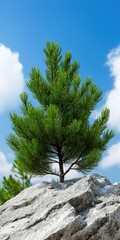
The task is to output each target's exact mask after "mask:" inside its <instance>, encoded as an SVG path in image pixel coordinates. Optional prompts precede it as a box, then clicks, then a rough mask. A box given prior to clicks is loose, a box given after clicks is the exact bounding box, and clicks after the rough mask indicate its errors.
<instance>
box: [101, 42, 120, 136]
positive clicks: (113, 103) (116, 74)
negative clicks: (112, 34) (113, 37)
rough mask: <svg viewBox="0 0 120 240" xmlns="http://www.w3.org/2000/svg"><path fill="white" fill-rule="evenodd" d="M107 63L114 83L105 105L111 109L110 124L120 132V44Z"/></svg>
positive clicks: (112, 51) (111, 53) (110, 54)
mask: <svg viewBox="0 0 120 240" xmlns="http://www.w3.org/2000/svg"><path fill="white" fill-rule="evenodd" d="M106 64H107V65H108V66H109V68H110V75H111V77H113V81H114V85H113V89H111V90H110V91H109V92H108V94H107V98H106V102H105V105H104V107H107V108H109V109H110V119H109V124H110V126H111V127H112V128H114V129H115V130H117V131H118V132H120V107H119V106H120V46H118V47H117V48H114V49H113V50H111V51H110V53H109V54H108V56H107V63H106Z"/></svg>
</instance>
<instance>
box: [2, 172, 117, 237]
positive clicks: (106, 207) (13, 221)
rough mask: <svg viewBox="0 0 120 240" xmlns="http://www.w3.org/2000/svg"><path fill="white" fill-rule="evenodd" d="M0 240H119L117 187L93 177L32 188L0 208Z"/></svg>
mask: <svg viewBox="0 0 120 240" xmlns="http://www.w3.org/2000/svg"><path fill="white" fill-rule="evenodd" d="M0 240H120V188H119V184H118V183H117V185H116V184H115V185H114V184H111V183H110V181H109V180H108V179H107V178H105V177H103V176H100V175H97V174H94V175H90V176H86V177H83V178H81V179H79V180H78V179H77V180H76V179H74V180H69V181H66V182H65V183H63V184H61V183H55V182H52V183H45V182H44V183H41V184H37V185H36V186H32V187H30V188H28V189H26V190H24V191H22V192H21V193H20V194H19V195H17V196H16V197H15V198H13V199H11V200H9V201H8V202H6V203H5V204H4V205H3V206H1V207H0Z"/></svg>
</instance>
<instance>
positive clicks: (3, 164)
mask: <svg viewBox="0 0 120 240" xmlns="http://www.w3.org/2000/svg"><path fill="white" fill-rule="evenodd" d="M11 167H12V164H11V163H9V162H8V161H7V158H6V156H5V155H4V153H2V152H0V178H2V177H3V176H8V175H9V174H10V173H11Z"/></svg>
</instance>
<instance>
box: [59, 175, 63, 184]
mask: <svg viewBox="0 0 120 240" xmlns="http://www.w3.org/2000/svg"><path fill="white" fill-rule="evenodd" d="M60 182H61V183H63V182H64V175H60Z"/></svg>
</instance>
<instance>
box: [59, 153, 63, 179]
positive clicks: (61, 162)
mask: <svg viewBox="0 0 120 240" xmlns="http://www.w3.org/2000/svg"><path fill="white" fill-rule="evenodd" d="M58 157H59V171H60V182H61V183H63V182H64V168H63V160H62V154H61V151H59V154H58Z"/></svg>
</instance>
